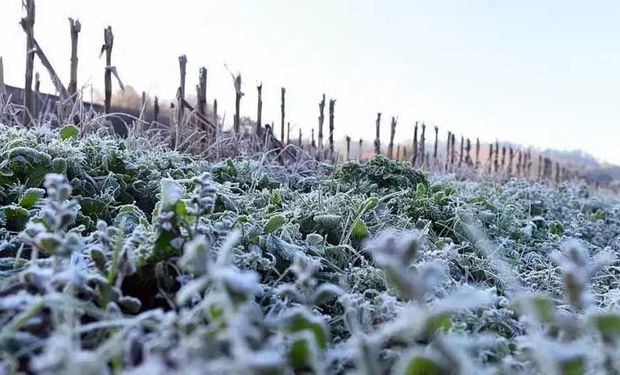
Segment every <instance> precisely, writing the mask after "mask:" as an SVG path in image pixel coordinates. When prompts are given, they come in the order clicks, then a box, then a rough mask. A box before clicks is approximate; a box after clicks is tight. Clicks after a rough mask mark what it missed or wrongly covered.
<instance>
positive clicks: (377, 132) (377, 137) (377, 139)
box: [375, 112, 381, 155]
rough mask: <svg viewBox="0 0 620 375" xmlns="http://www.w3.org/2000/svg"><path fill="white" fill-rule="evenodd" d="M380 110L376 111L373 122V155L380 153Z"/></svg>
mask: <svg viewBox="0 0 620 375" xmlns="http://www.w3.org/2000/svg"><path fill="white" fill-rule="evenodd" d="M380 136H381V112H377V121H376V122H375V155H379V154H381V137H380Z"/></svg>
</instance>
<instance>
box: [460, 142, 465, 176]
mask: <svg viewBox="0 0 620 375" xmlns="http://www.w3.org/2000/svg"><path fill="white" fill-rule="evenodd" d="M464 152H465V137H463V136H462V135H461V152H460V153H459V168H461V167H462V166H463V154H464Z"/></svg>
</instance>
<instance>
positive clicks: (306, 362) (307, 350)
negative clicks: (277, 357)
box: [289, 335, 317, 371]
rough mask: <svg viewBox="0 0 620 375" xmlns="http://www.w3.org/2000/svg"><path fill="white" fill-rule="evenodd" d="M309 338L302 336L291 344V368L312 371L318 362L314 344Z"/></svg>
mask: <svg viewBox="0 0 620 375" xmlns="http://www.w3.org/2000/svg"><path fill="white" fill-rule="evenodd" d="M310 340H311V338H309V337H308V336H304V335H300V336H299V337H297V338H296V339H295V340H294V341H293V343H292V344H291V349H290V352H289V360H290V362H291V366H292V367H293V368H294V369H295V370H298V371H303V370H307V369H311V368H312V367H313V366H312V365H313V364H314V362H315V361H316V360H317V358H316V354H315V353H314V350H313V343H312V342H311V341H310Z"/></svg>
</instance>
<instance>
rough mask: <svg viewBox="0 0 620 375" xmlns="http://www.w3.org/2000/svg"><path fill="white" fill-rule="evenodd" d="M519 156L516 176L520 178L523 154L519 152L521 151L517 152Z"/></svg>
mask: <svg viewBox="0 0 620 375" xmlns="http://www.w3.org/2000/svg"><path fill="white" fill-rule="evenodd" d="M518 153H519V155H518V158H517V175H519V176H521V173H522V172H523V153H522V152H521V150H519V151H518Z"/></svg>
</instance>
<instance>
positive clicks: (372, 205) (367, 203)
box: [360, 197, 379, 215]
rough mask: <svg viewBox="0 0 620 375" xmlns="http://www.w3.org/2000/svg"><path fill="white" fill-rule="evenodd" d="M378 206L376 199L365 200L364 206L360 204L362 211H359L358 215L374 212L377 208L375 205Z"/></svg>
mask: <svg viewBox="0 0 620 375" xmlns="http://www.w3.org/2000/svg"><path fill="white" fill-rule="evenodd" d="M378 204H379V200H378V199H377V198H374V197H372V198H368V199H366V201H365V202H364V204H362V209H361V210H360V215H363V214H365V213H366V212H368V211H370V210H374V209H375V207H377V205H378Z"/></svg>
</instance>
